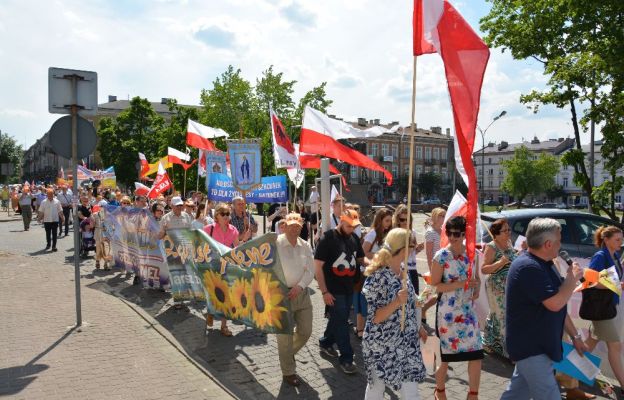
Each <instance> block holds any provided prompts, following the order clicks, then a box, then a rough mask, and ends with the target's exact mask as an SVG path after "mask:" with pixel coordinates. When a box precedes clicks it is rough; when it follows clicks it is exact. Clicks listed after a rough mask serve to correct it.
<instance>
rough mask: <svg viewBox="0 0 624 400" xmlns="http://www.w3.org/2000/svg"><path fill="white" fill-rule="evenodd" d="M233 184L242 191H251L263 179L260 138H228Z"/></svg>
mask: <svg viewBox="0 0 624 400" xmlns="http://www.w3.org/2000/svg"><path fill="white" fill-rule="evenodd" d="M227 143H228V154H229V156H230V170H231V173H232V184H233V185H234V187H235V188H236V189H237V190H239V191H241V192H249V191H251V190H253V189H254V188H255V187H256V186H258V185H260V183H261V180H262V156H261V154H260V141H259V140H258V139H248V140H228V142H227Z"/></svg>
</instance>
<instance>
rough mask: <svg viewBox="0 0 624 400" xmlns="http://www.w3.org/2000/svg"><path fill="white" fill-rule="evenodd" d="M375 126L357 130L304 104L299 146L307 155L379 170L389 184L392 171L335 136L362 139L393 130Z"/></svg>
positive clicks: (394, 128)
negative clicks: (315, 155)
mask: <svg viewBox="0 0 624 400" xmlns="http://www.w3.org/2000/svg"><path fill="white" fill-rule="evenodd" d="M396 128H397V127H396V126H395V127H393V128H392V129H385V128H382V127H380V126H374V127H372V128H369V129H357V128H354V127H352V126H351V125H350V124H347V123H346V122H343V121H339V120H337V119H332V118H329V117H328V116H327V115H325V114H323V113H322V112H320V111H318V110H315V109H313V108H312V107H309V106H306V108H305V111H304V114H303V126H302V128H301V138H300V143H299V149H300V150H301V151H302V152H304V153H308V154H318V155H321V156H325V157H331V158H335V159H338V160H341V161H344V162H346V163H347V164H350V165H356V166H358V167H363V168H368V169H371V170H373V171H379V172H382V173H383V174H384V175H385V177H386V180H387V181H388V186H391V185H392V174H391V173H390V172H389V171H388V170H386V169H384V168H383V167H382V166H381V165H379V164H377V163H376V162H375V161H373V160H371V159H370V158H368V157H366V156H365V155H364V154H362V153H360V152H359V151H357V150H355V149H352V148H350V147H347V146H345V145H343V144H342V143H340V142H338V139H361V138H369V137H375V136H379V135H381V134H382V133H385V132H390V131H393V130H396Z"/></svg>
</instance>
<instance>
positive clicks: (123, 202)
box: [121, 201, 130, 205]
mask: <svg viewBox="0 0 624 400" xmlns="http://www.w3.org/2000/svg"><path fill="white" fill-rule="evenodd" d="M121 204H126V205H130V203H129V202H127V201H122V202H121Z"/></svg>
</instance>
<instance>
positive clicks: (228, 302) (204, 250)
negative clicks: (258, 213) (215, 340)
mask: <svg viewBox="0 0 624 400" xmlns="http://www.w3.org/2000/svg"><path fill="white" fill-rule="evenodd" d="M276 239H277V235H276V234H275V233H268V234H266V235H263V236H260V237H258V238H256V239H254V240H251V241H249V242H247V243H244V244H242V245H240V246H238V247H236V248H234V249H229V248H227V247H225V246H223V245H221V244H220V243H218V242H217V241H215V240H214V239H213V238H211V237H210V236H208V235H207V234H206V233H205V232H203V231H201V230H190V229H178V230H171V231H169V232H168V237H167V238H165V252H166V254H167V262H168V263H169V269H170V273H171V276H172V292H173V296H174V299H190V298H194V299H195V300H205V301H206V304H207V306H208V311H209V312H210V313H211V314H212V315H214V316H215V318H219V317H225V318H227V319H230V320H236V321H240V322H242V323H243V324H245V325H247V326H250V327H253V328H256V329H259V330H261V331H264V332H267V333H292V326H293V323H292V320H291V314H290V312H289V311H290V302H289V300H288V297H287V293H288V287H287V286H286V285H285V283H284V282H285V279H284V273H283V271H282V264H281V262H280V259H279V255H278V252H277V247H276V245H275V240H276ZM176 270H180V271H182V270H184V271H185V273H186V278H185V279H184V285H180V286H178V285H176V280H175V279H174V278H173V277H174V275H175V271H176ZM200 291H201V293H199V292H200Z"/></svg>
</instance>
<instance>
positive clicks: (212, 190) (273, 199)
mask: <svg viewBox="0 0 624 400" xmlns="http://www.w3.org/2000/svg"><path fill="white" fill-rule="evenodd" d="M207 190H208V199H210V200H214V201H232V199H233V198H234V197H236V196H242V194H241V193H240V192H239V191H238V190H236V189H234V186H233V184H232V179H231V178H230V177H229V176H227V175H226V174H210V176H209V178H208V188H207ZM247 202H248V203H286V202H288V185H287V184H286V176H285V175H278V176H265V177H263V178H262V183H261V184H260V186H259V187H258V188H256V189H254V190H252V191H251V192H247Z"/></svg>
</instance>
